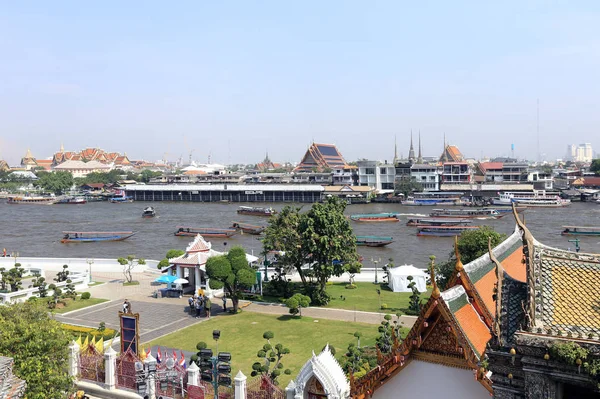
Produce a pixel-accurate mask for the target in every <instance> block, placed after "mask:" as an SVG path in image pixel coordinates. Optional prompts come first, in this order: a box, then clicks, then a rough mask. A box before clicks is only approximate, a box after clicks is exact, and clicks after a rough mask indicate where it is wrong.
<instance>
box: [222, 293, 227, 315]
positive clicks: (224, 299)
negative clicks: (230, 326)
mask: <svg viewBox="0 0 600 399" xmlns="http://www.w3.org/2000/svg"><path fill="white" fill-rule="evenodd" d="M221 300H222V301H223V312H227V295H225V293H223V296H222V297H221Z"/></svg>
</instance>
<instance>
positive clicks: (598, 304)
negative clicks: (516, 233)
mask: <svg viewBox="0 0 600 399" xmlns="http://www.w3.org/2000/svg"><path fill="white" fill-rule="evenodd" d="M532 263H533V264H532V266H533V270H534V276H536V278H535V281H534V292H535V326H536V327H542V328H543V329H551V330H554V331H557V330H558V331H561V332H566V333H572V334H582V335H583V336H587V334H590V333H593V334H597V333H598V331H600V300H599V299H598V293H599V292H600V255H597V254H583V253H575V252H570V251H565V250H561V249H556V248H551V247H547V246H545V245H543V244H540V243H539V242H537V241H535V244H534V255H533V262H532Z"/></svg>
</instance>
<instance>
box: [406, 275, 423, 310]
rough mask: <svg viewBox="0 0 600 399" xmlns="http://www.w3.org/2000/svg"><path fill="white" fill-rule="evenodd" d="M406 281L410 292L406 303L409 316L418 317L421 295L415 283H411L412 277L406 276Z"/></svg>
mask: <svg viewBox="0 0 600 399" xmlns="http://www.w3.org/2000/svg"><path fill="white" fill-rule="evenodd" d="M406 279H407V280H408V281H410V283H408V286H407V287H408V288H410V289H411V291H412V294H411V295H410V298H409V302H408V310H409V313H410V314H412V315H418V314H419V313H421V293H420V292H419V290H418V289H417V283H416V282H415V281H413V280H414V278H413V276H408V277H407V278H406Z"/></svg>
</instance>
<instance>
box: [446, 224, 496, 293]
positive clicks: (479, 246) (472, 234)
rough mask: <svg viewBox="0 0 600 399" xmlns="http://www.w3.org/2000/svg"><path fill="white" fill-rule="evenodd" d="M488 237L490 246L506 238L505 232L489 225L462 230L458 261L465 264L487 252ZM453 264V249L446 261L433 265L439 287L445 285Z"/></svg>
mask: <svg viewBox="0 0 600 399" xmlns="http://www.w3.org/2000/svg"><path fill="white" fill-rule="evenodd" d="M490 238H491V239H492V247H495V246H497V245H499V244H500V243H501V242H502V241H504V240H505V239H506V234H501V233H498V232H497V231H495V230H494V229H492V228H491V227H489V226H482V227H481V228H479V229H471V230H466V231H463V232H462V233H461V235H460V237H459V238H458V253H459V254H460V261H461V262H462V263H463V264H464V265H466V264H467V263H469V262H471V261H473V260H475V259H477V258H479V257H480V256H481V255H483V254H485V253H487V251H488V239H490ZM455 266H456V254H455V252H454V251H452V252H450V254H449V256H448V260H447V261H446V262H442V263H439V264H437V265H435V268H436V281H437V283H438V285H439V286H440V287H446V285H447V284H448V280H449V279H450V277H451V276H452V273H453V272H454V268H455Z"/></svg>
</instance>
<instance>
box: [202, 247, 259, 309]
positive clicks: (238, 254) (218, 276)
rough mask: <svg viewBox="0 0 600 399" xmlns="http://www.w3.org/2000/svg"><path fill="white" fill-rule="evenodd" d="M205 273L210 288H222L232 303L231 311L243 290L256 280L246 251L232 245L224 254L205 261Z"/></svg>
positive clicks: (236, 304)
mask: <svg viewBox="0 0 600 399" xmlns="http://www.w3.org/2000/svg"><path fill="white" fill-rule="evenodd" d="M206 274H207V276H208V278H209V285H210V288H212V289H220V288H223V289H224V290H225V292H227V296H229V298H231V302H232V303H233V313H234V314H236V313H237V311H238V305H239V302H240V297H241V296H242V293H243V290H244V289H247V288H250V287H251V286H252V285H254V283H255V282H256V274H255V271H254V270H253V269H252V268H251V267H250V266H249V265H248V260H247V259H246V251H244V248H242V247H233V248H231V249H230V250H229V252H228V253H227V254H226V255H220V256H213V257H211V258H208V260H207V261H206Z"/></svg>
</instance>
